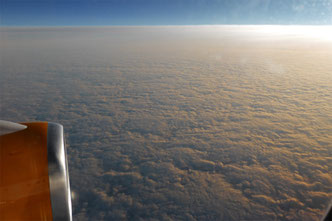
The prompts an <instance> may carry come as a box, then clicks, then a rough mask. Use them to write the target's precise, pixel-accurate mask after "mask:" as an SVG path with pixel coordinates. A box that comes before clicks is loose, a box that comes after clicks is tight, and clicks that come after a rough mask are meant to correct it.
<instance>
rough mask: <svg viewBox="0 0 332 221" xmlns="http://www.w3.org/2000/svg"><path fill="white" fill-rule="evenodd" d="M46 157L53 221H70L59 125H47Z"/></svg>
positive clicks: (62, 138)
mask: <svg viewBox="0 0 332 221" xmlns="http://www.w3.org/2000/svg"><path fill="white" fill-rule="evenodd" d="M47 157H48V177H49V183H50V193H51V204H52V216H53V220H54V221H58V220H59V221H60V220H61V221H72V205H71V192H70V184H69V174H68V163H67V153H66V147H65V142H64V137H63V127H62V125H60V124H57V123H48V129H47Z"/></svg>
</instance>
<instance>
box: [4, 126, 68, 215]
mask: <svg viewBox="0 0 332 221" xmlns="http://www.w3.org/2000/svg"><path fill="white" fill-rule="evenodd" d="M0 129H1V130H0V220H4V221H5V220H64V221H65V220H72V206H71V192H70V185H69V175H68V166H67V155H66V147H65V142H64V136H63V127H62V125H60V124H56V123H48V122H34V123H22V124H15V123H11V122H7V121H0ZM1 134H2V135H1Z"/></svg>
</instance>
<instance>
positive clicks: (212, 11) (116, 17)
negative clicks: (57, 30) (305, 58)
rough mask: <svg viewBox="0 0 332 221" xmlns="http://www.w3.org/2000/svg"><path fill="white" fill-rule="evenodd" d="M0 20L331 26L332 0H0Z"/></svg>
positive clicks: (18, 23) (20, 22)
mask: <svg viewBox="0 0 332 221" xmlns="http://www.w3.org/2000/svg"><path fill="white" fill-rule="evenodd" d="M0 4H1V6H0V10H1V25H5V26H10V25H15V26H75V25H202V24H311V25H312V24H321V25H332V0H1V3H0Z"/></svg>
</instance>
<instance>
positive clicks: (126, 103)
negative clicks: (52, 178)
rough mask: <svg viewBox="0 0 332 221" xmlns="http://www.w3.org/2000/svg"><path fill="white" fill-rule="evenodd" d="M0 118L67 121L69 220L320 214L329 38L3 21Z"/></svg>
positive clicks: (327, 177)
mask: <svg viewBox="0 0 332 221" xmlns="http://www.w3.org/2000/svg"><path fill="white" fill-rule="evenodd" d="M1 41H2V44H1V46H0V47H1V48H0V49H1V51H3V52H4V53H2V55H3V56H2V63H1V71H0V75H1V81H0V86H1V87H0V88H1V89H0V93H1V109H0V116H1V118H3V119H6V120H12V121H31V120H46V121H56V122H59V123H62V124H63V125H64V126H65V131H66V136H67V142H68V145H69V149H68V152H69V166H70V175H71V185H72V189H73V191H74V192H75V196H76V197H75V199H74V216H75V218H76V219H78V220H110V219H111V218H112V219H115V220H120V219H123V220H140V219H141V220H143V219H147V220H153V219H158V220H275V219H278V220H317V219H319V217H320V216H321V215H322V214H323V212H324V209H325V208H326V206H327V204H328V203H329V200H330V199H331V184H332V177H331V174H330V173H329V172H330V171H331V166H332V158H331V156H332V154H331V151H332V149H331V147H332V142H331V141H332V120H331V119H332V115H331V113H332V106H331V104H332V91H331V87H330V85H332V75H331V73H332V60H331V58H332V50H331V49H332V43H331V42H329V41H326V40H325V41H321V40H319V39H317V38H312V36H311V37H306V36H302V35H301V36H294V35H287V32H284V33H283V34H282V35H278V36H277V37H275V36H274V35H273V34H271V33H267V32H264V30H263V27H261V29H259V28H256V27H250V26H248V27H232V26H225V27H154V28H148V27H139V28H122V27H118V28H115V27H114V28H33V29H31V28H26V29H23V28H20V29H16V28H11V29H8V28H6V29H5V28H2V40H1Z"/></svg>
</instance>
